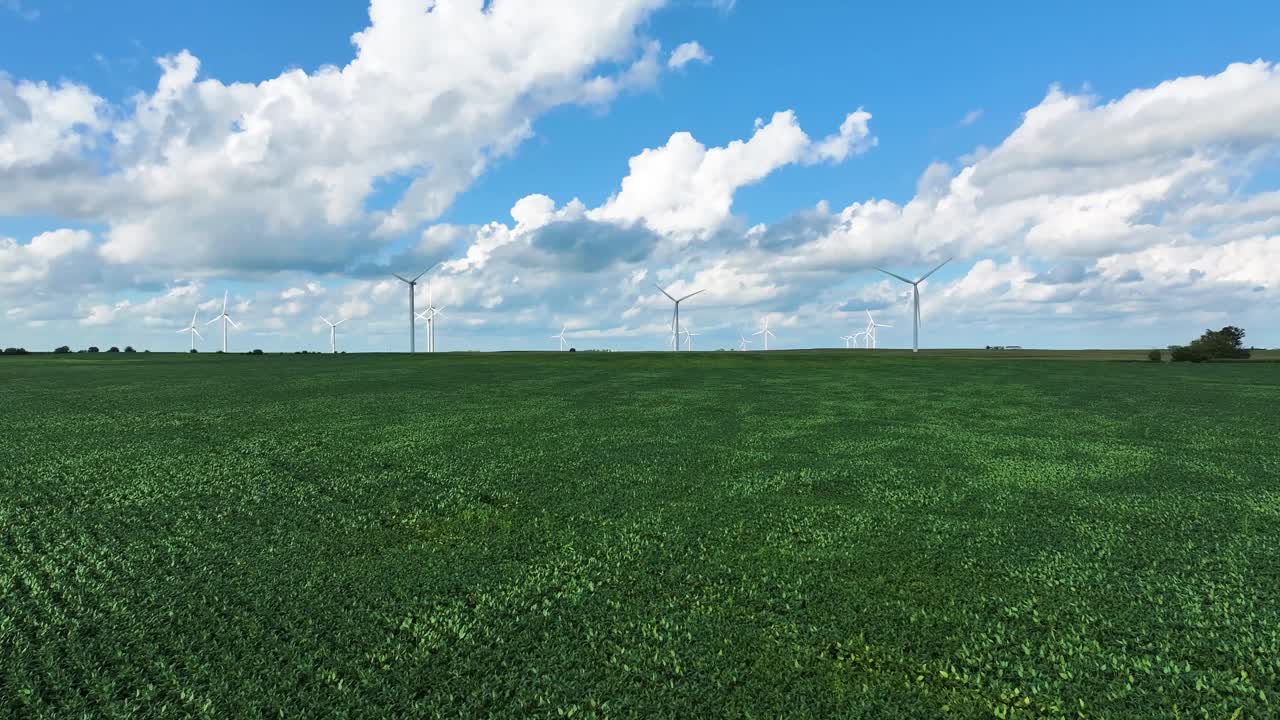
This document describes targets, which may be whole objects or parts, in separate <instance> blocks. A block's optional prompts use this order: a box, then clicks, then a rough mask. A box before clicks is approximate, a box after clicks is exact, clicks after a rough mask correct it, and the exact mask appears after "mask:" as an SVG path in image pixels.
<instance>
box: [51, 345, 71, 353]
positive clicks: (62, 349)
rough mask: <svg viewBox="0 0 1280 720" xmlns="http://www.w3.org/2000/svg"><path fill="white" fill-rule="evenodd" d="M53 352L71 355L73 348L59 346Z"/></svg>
mask: <svg viewBox="0 0 1280 720" xmlns="http://www.w3.org/2000/svg"><path fill="white" fill-rule="evenodd" d="M53 351H54V352H55V353H59V354H61V353H69V352H71V348H69V347H67V346H66V345H59V346H58V347H56V348H54V349H53Z"/></svg>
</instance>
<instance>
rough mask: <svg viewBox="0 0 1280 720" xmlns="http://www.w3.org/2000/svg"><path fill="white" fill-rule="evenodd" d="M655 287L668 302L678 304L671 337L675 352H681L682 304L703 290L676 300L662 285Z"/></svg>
mask: <svg viewBox="0 0 1280 720" xmlns="http://www.w3.org/2000/svg"><path fill="white" fill-rule="evenodd" d="M653 286H654V287H656V288H658V289H659V290H662V294H663V295H666V296H667V299H668V300H670V301H671V302H673V303H675V304H676V311H675V313H674V314H672V316H671V337H672V349H674V350H676V351H679V350H680V342H679V335H680V303H682V302H684V301H685V300H688V299H689V298H691V297H693V296H694V295H697V294H698V293H700V292H703V290H695V291H694V292H691V293H689V294H688V295H685V296H684V297H682V298H674V297H672V296H671V293H669V292H667V291H666V290H663V288H662V286H661V285H658V284H657V283H654V285H653Z"/></svg>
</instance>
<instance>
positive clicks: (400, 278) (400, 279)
mask: <svg viewBox="0 0 1280 720" xmlns="http://www.w3.org/2000/svg"><path fill="white" fill-rule="evenodd" d="M391 274H392V275H395V276H396V279H398V280H399V281H400V282H402V283H407V282H409V281H408V280H405V279H404V277H402V276H401V275H400V273H391ZM410 284H412V283H410Z"/></svg>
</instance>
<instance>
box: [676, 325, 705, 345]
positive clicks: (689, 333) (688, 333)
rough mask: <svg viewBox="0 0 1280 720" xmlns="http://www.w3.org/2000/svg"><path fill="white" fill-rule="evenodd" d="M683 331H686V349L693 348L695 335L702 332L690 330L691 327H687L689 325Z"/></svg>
mask: <svg viewBox="0 0 1280 720" xmlns="http://www.w3.org/2000/svg"><path fill="white" fill-rule="evenodd" d="M681 332H683V333H684V349H685V350H692V349H693V339H694V338H695V337H697V336H699V335H701V334H702V333H696V332H693V331H691V330H690V329H689V328H687V327H686V328H685V329H684V330H682V331H681Z"/></svg>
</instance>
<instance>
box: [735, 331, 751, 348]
mask: <svg viewBox="0 0 1280 720" xmlns="http://www.w3.org/2000/svg"><path fill="white" fill-rule="evenodd" d="M738 337H739V338H740V339H741V342H739V343H738V349H739V350H746V349H747V346H748V345H750V344H751V343H753V342H755V341H754V340H748V339H747V337H746V336H745V335H743V334H742V333H738Z"/></svg>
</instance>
